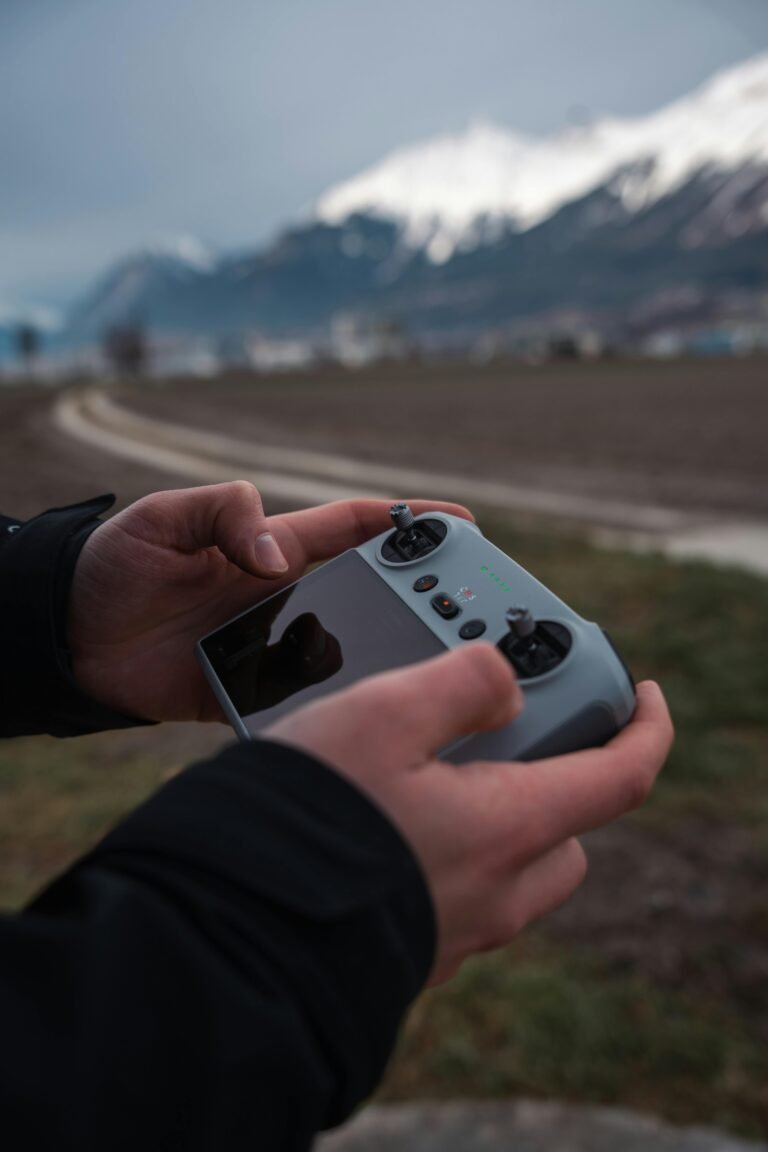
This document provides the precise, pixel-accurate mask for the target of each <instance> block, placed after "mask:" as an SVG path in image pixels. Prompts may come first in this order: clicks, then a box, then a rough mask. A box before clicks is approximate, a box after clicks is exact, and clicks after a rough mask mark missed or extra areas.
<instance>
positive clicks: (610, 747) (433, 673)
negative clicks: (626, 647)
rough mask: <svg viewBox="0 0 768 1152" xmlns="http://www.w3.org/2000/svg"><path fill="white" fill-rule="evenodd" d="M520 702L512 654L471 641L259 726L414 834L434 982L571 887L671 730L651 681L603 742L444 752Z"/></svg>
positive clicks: (505, 717) (507, 936) (644, 789)
mask: <svg viewBox="0 0 768 1152" xmlns="http://www.w3.org/2000/svg"><path fill="white" fill-rule="evenodd" d="M522 705H523V698H522V693H521V691H520V688H519V685H518V684H517V681H516V680H515V677H514V674H513V672H512V669H511V667H510V665H509V663H508V662H507V660H506V659H505V658H504V657H503V656H502V655H501V653H500V652H499V651H498V650H497V649H495V648H493V647H491V645H489V644H474V645H471V646H468V647H467V648H464V649H460V650H457V651H453V652H450V653H446V654H445V655H442V656H438V657H436V658H435V659H434V660H430V661H428V662H425V663H422V664H417V665H412V666H410V667H408V668H405V669H398V670H396V671H394V672H385V673H383V674H381V675H378V676H373V677H371V678H369V679H367V680H362V681H360V683H358V684H355V685H354V686H353V687H351V688H348V689H346V690H344V691H341V692H338V693H336V694H334V695H332V696H327V697H325V698H324V699H322V700H317V701H315V702H314V703H311V704H308V705H306V706H305V707H304V708H301V709H299V710H298V711H296V712H294V713H291V714H290V715H288V716H286V717H284V718H282V719H281V720H279V721H278V722H277V723H276V724H274V725H272V726H271V727H270V728H269V729H267V730H265V731H264V733H263V735H264V736H265V737H266V738H268V739H275V740H280V741H284V742H285V743H288V744H292V745H294V746H296V747H299V748H303V749H304V750H305V751H307V752H309V753H311V754H313V755H316V756H317V757H319V758H320V759H322V760H324V761H326V762H327V763H328V764H330V765H332V766H334V767H335V768H336V769H337V770H338V771H339V772H341V773H342V774H343V775H345V776H347V777H348V778H349V779H350V780H351V781H353V782H354V783H355V784H356V785H357V786H358V787H359V788H361V789H362V790H363V791H364V792H366V793H367V794H368V795H369V796H370V797H371V799H372V800H373V801H374V802H375V803H376V804H378V806H379V807H380V808H382V809H383V810H384V811H385V812H386V813H387V814H388V815H389V817H390V819H391V820H392V821H393V822H394V824H395V825H396V826H397V827H398V828H399V829H400V831H401V833H402V834H403V836H404V837H405V839H406V840H407V841H408V842H409V844H410V845H411V848H412V850H413V851H414V853H415V854H416V856H417V858H418V860H419V861H420V863H421V866H422V868H423V870H424V874H425V876H426V879H427V883H428V885H429V888H430V891H431V894H432V899H433V902H434V906H435V911H436V916H437V928H438V942H437V955H436V960H435V965H434V968H433V971H432V975H431V978H430V983H433V984H434V983H439V982H441V981H442V980H445V979H447V978H448V977H449V976H451V975H453V973H454V972H455V971H456V970H457V968H458V967H459V966H460V965H461V963H462V962H463V961H464V960H465V959H466V958H467V956H469V955H471V954H472V953H474V952H481V951H487V950H489V949H492V948H498V947H500V946H501V945H503V944H506V943H508V942H509V941H510V940H512V939H513V938H514V937H515V936H516V935H517V934H518V933H519V932H520V931H521V930H522V929H523V928H524V927H525V925H526V924H528V923H529V922H530V921H531V920H534V919H536V918H537V917H539V916H542V915H543V914H544V913H546V912H548V911H550V910H552V909H554V908H556V907H558V906H559V905H560V904H562V903H563V902H564V901H565V900H567V899H568V897H569V896H571V895H572V893H573V892H574V891H575V889H576V888H577V887H578V886H579V884H580V883H581V881H582V880H583V878H584V876H585V874H586V857H585V855H584V851H583V849H582V847H581V845H580V844H579V842H578V840H577V839H576V838H575V837H576V836H578V835H579V834H581V833H583V832H586V831H588V830H589V829H592V828H596V827H598V826H599V825H602V824H606V823H608V822H609V821H611V820H614V819H615V818H616V817H617V816H620V815H622V813H624V812H627V811H628V810H629V809H632V808H635V807H637V806H639V805H640V804H641V803H642V802H643V800H644V799H645V798H646V796H647V795H648V792H649V791H650V789H651V787H652V785H653V782H654V780H655V779H656V775H657V773H658V772H659V770H660V768H661V766H662V764H663V763H664V760H665V759H666V757H667V754H668V752H669V749H670V747H671V744H672V738H673V731H672V722H671V720H670V717H669V712H668V711H667V706H666V704H665V702H664V698H663V696H662V694H661V690H660V689H659V687H658V685H656V684H654V683H652V682H651V681H648V682H646V683H643V684H639V685H638V688H637V710H636V713H635V716H634V718H633V720H632V721H631V723H630V724H629V726H628V727H627V728H625V729H624V731H623V732H621V733H620V734H619V735H618V736H616V737H615V739H613V740H612V741H611V742H610V743H609V744H607V745H606V746H605V747H603V748H594V749H589V750H587V751H583V752H574V753H572V754H570V755H568V756H557V757H554V758H551V759H548V760H538V761H533V762H531V763H497V762H484V761H477V762H473V763H468V764H461V765H454V764H450V763H447V762H446V761H443V760H440V759H438V758H437V753H438V752H439V750H440V749H441V748H445V747H446V746H448V745H449V744H451V743H453V741H455V740H457V739H459V738H460V737H462V736H467V735H469V734H470V733H472V732H477V731H483V730H486V729H491V728H499V727H501V726H502V725H504V724H508V723H509V722H510V721H511V720H513V719H514V717H515V716H516V715H517V714H518V713H519V711H520V710H521V708H522Z"/></svg>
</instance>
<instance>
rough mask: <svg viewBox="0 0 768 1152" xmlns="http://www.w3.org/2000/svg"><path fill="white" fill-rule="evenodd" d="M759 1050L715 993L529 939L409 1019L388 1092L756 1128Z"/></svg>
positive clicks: (425, 1000) (462, 976)
mask: <svg viewBox="0 0 768 1152" xmlns="http://www.w3.org/2000/svg"><path fill="white" fill-rule="evenodd" d="M762 1066H763V1051H762V1048H761V1047H760V1046H759V1045H757V1044H756V1043H755V1042H754V1041H753V1040H752V1039H751V1038H750V1037H749V1036H748V1035H747V1034H746V1031H745V1029H744V1027H743V1025H742V1024H741V1022H740V1021H739V1019H738V1018H734V1017H732V1016H731V1015H730V1014H729V1013H728V1010H727V1006H725V1005H723V1004H721V1003H719V1002H718V1001H717V1000H711V1001H709V1002H702V1001H701V999H695V998H692V997H689V996H686V995H685V994H672V993H670V992H669V991H666V990H663V989H658V988H655V987H654V986H653V985H652V984H649V983H648V982H647V981H644V980H642V979H639V978H637V977H635V976H632V975H627V976H625V977H618V978H617V977H610V976H608V975H607V974H606V973H605V972H604V971H602V970H601V968H600V965H599V963H596V962H595V961H594V960H592V959H590V958H589V957H585V956H582V955H579V954H571V955H567V954H565V955H564V954H562V953H557V952H554V951H553V950H552V949H551V948H548V947H547V946H546V945H544V944H543V943H542V942H537V941H536V940H535V939H534V938H529V940H528V941H527V942H526V944H525V945H524V946H518V947H517V948H514V949H509V950H506V951H504V952H500V953H497V954H495V955H493V956H486V957H482V958H479V959H475V960H473V961H472V962H470V963H468V964H466V965H465V966H464V968H463V969H462V971H461V972H460V973H459V974H458V976H457V977H456V978H455V979H454V980H453V981H452V982H451V983H450V984H449V985H447V986H446V987H445V988H443V989H439V990H436V991H433V992H429V993H427V994H426V995H425V996H423V997H422V999H421V1001H420V1002H419V1004H418V1005H417V1008H416V1011H415V1012H414V1013H413V1015H412V1016H411V1019H410V1021H409V1024H408V1026H407V1028H406V1030H405V1034H404V1036H403V1039H402V1041H401V1045H400V1049H399V1052H398V1056H397V1059H396V1060H395V1062H394V1063H393V1066H392V1069H391V1072H390V1075H389V1077H388V1079H387V1082H386V1085H385V1087H384V1090H383V1093H382V1095H383V1096H384V1097H385V1098H388V1099H403V1098H413V1097H416V1098H418V1097H424V1096H428V1097H431V1098H450V1097H454V1096H464V1097H467V1096H469V1097H479V1098H503V1097H510V1096H516V1095H525V1096H543V1097H549V1096H555V1097H561V1098H565V1099H570V1100H578V1101H583V1102H600V1103H608V1104H621V1105H623V1106H624V1107H635V1108H641V1109H647V1110H650V1111H654V1112H662V1113H664V1114H665V1115H666V1116H668V1117H669V1118H670V1119H672V1120H675V1121H677V1122H679V1123H701V1122H704V1121H707V1122H711V1123H716V1124H720V1125H724V1126H726V1127H731V1128H737V1129H739V1130H740V1131H742V1132H746V1133H752V1134H759V1133H760V1132H761V1131H763V1130H764V1128H763V1126H764V1123H765V1108H766V1103H768V1100H767V1098H766V1094H765V1090H764V1087H763V1082H762V1079H761V1076H760V1070H761V1067H762Z"/></svg>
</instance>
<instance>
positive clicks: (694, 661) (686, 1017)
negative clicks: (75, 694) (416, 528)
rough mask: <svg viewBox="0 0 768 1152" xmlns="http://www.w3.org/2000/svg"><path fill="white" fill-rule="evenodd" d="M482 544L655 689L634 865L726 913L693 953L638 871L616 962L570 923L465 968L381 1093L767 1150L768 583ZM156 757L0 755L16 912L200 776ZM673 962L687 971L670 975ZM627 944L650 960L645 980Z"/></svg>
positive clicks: (126, 751) (631, 559)
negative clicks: (661, 731)
mask: <svg viewBox="0 0 768 1152" xmlns="http://www.w3.org/2000/svg"><path fill="white" fill-rule="evenodd" d="M483 526H484V528H485V530H486V531H487V532H488V534H489V535H491V536H492V537H493V538H494V539H495V540H496V541H497V542H498V543H499V544H500V546H501V547H502V548H504V549H505V550H507V551H509V552H510V553H511V554H512V555H513V556H515V557H516V558H517V559H518V560H519V561H520V562H521V563H522V564H523V565H524V566H525V567H527V568H529V569H530V570H531V571H533V572H534V573H535V574H536V575H537V576H538V577H539V578H540V579H541V580H543V581H544V583H545V584H548V585H549V586H550V587H551V588H553V590H555V591H556V592H557V593H558V594H560V595H561V596H562V597H563V598H564V599H565V600H567V601H568V602H569V603H570V604H572V605H573V606H574V607H575V608H576V609H577V610H578V611H579V612H581V613H582V614H583V615H584V616H587V617H589V618H592V619H596V620H598V621H600V623H601V624H603V625H604V626H605V627H606V628H608V630H609V631H610V632H611V635H612V636H613V638H614V640H615V642H616V644H617V645H618V647H619V648H620V649H621V651H622V652H623V654H624V655H625V657H626V659H627V661H628V663H629V664H630V666H631V667H632V668H633V670H634V672H635V674H636V677H637V678H638V679H640V678H643V677H646V676H652V677H654V678H657V679H659V680H660V681H661V683H662V686H663V687H664V690H665V692H666V694H667V697H668V699H669V702H670V706H671V709H672V713H673V716H674V719H675V723H676V728H677V742H676V745H675V749H674V751H673V754H672V756H671V758H670V761H669V763H668V765H667V767H666V769H665V771H664V773H663V775H662V777H661V779H660V782H659V784H658V787H657V789H656V791H655V793H654V795H653V797H652V798H651V800H650V802H649V803H648V805H647V806H646V808H645V809H644V810H643V811H642V812H641V813H638V814H636V815H634V816H632V817H630V818H628V823H627V825H626V827H627V829H628V830H631V832H632V837H630V839H631V840H632V843H634V844H635V849H633V850H635V851H637V850H638V849H637V844H638V843H639V844H640V849H639V850H641V851H643V852H647V853H649V854H651V855H652V854H653V852H654V851H655V845H657V844H663V845H664V847H665V851H666V852H668V853H669V852H673V853H674V851H675V850H676V849H679V863H680V867H681V868H683V867H687V868H689V870H690V869H692V870H693V872H692V874H693V875H694V877H696V876H700V877H701V886H702V893H698V892H697V891H693V892H692V893H690V894H688V893H686V899H690V901H691V902H692V903H691V906H692V907H693V908H694V910H695V908H696V907H697V905H696V901H697V900H704V901H705V902H706V899H708V898H709V897H708V895H707V893H708V891H709V889H710V888H711V887H712V885H713V884H714V885H715V886H717V885H720V887H721V888H724V890H725V892H726V896H727V898H726V899H725V903H724V906H723V907H721V908H720V909H719V911H718V910H717V909H716V910H715V911H714V912H713V913H712V916H711V918H710V920H707V915H709V913H707V912H706V909H705V912H704V913H702V914H701V915H702V917H703V919H700V920H699V921H697V922H696V923H698V925H699V928H701V925H703V926H704V933H703V935H702V932H701V931H699V932H698V935H692V936H691V939H690V941H689V940H688V931H689V921H688V920H687V919H686V917H687V916H689V914H690V913H689V910H686V909H680V910H678V909H677V908H675V907H672V908H668V909H666V910H662V912H661V913H659V912H658V910H654V909H648V908H646V907H645V906H644V905H643V901H642V899H639V897H641V896H642V895H643V885H644V883H645V872H644V871H643V868H642V867H641V865H642V864H644V863H646V861H643V860H640V859H638V860H637V868H636V869H635V867H634V866H633V867H630V868H629V870H628V871H627V872H626V873H625V874H622V875H621V876H617V878H616V879H617V886H618V887H617V899H621V900H624V899H635V898H638V900H637V906H638V914H637V918H636V920H635V921H633V924H632V930H631V933H630V935H631V939H630V940H629V941H628V944H629V945H630V946H629V947H628V949H627V952H626V955H625V956H624V958H623V959H622V954H621V951H620V949H619V950H617V949H616V947H614V944H615V942H614V941H609V938H608V937H607V936H606V935H604V934H602V933H601V932H600V931H597V932H595V934H594V937H593V938H589V939H586V940H585V939H584V937H583V935H582V936H578V939H577V938H576V937H577V935H578V934H577V933H574V932H573V931H572V930H570V929H569V928H568V925H567V923H566V924H565V926H564V927H561V928H560V929H558V930H557V931H552V930H551V928H550V927H549V926H548V925H547V924H546V923H545V924H544V925H543V926H542V927H541V928H539V929H536V930H535V931H533V932H530V933H529V934H527V935H526V936H525V937H524V938H523V939H522V940H521V941H519V942H517V943H516V944H515V945H513V946H512V947H511V948H509V949H507V950H505V951H503V952H500V953H498V954H496V955H494V956H488V957H482V958H479V959H476V960H474V961H472V962H470V963H468V964H467V965H466V966H465V968H464V969H463V970H462V972H461V973H460V974H459V976H458V977H457V978H456V979H455V980H454V981H452V982H451V983H450V984H449V985H448V986H446V987H445V988H443V989H439V990H436V991H434V992H430V993H428V994H426V995H425V996H424V997H423V998H422V999H421V1000H420V1002H419V1004H418V1005H417V1006H416V1009H415V1011H414V1013H413V1015H412V1018H411V1020H410V1022H409V1025H408V1028H407V1030H406V1034H405V1037H404V1040H403V1043H402V1045H401V1049H400V1052H399V1055H398V1057H397V1059H396V1060H395V1061H394V1063H393V1066H392V1069H391V1072H390V1075H389V1077H388V1080H387V1083H386V1085H385V1087H384V1094H385V1095H387V1096H390V1097H400V1098H402V1097H410V1096H454V1095H459V1096H485V1097H488V1096H495V1097H504V1096H507V1095H510V1094H514V1093H527V1094H537V1095H542V1096H546V1095H550V1094H552V1095H557V1096H564V1097H568V1098H571V1099H574V1100H587V1101H604V1102H608V1103H613V1104H624V1105H627V1106H634V1107H641V1108H648V1109H652V1110H654V1111H656V1112H659V1113H662V1114H665V1115H667V1116H669V1117H671V1118H672V1119H675V1120H680V1121H686V1122H705V1121H711V1122H717V1123H720V1124H723V1125H725V1126H728V1127H731V1128H733V1129H735V1130H739V1131H743V1132H751V1133H758V1132H768V1089H767V1088H766V1082H767V1081H768V1076H766V1071H767V1070H768V1058H766V1055H765V1054H766V1052H768V968H766V967H761V965H763V966H764V965H766V964H768V582H765V581H762V580H760V579H757V578H753V577H750V576H748V575H745V574H741V573H739V572H737V571H729V570H716V569H712V568H709V567H707V566H705V565H701V564H670V563H668V562H666V561H664V560H663V559H661V558H660V557H657V556H634V555H628V554H624V553H621V552H596V551H595V550H594V549H592V548H590V547H588V546H587V545H586V544H584V543H583V542H581V541H580V540H578V539H575V538H568V537H566V538H558V539H557V540H551V539H549V540H547V539H544V538H541V537H537V536H535V535H530V534H523V533H519V532H512V531H510V530H509V529H508V528H502V527H499V526H496V528H495V529H494V526H493V525H489V524H487V523H486V524H484V525H483ZM162 741H163V737H162V730H157V729H155V730H152V732H149V733H145V734H138V733H131V734H125V733H117V734H108V735H99V736H94V737H89V738H86V739H82V740H76V741H53V740H47V739H25V740H18V741H10V742H5V743H3V744H0V811H1V812H2V815H1V816H0V860H1V861H2V865H3V867H2V876H3V879H2V885H3V886H2V890H1V891H0V899H1V900H2V903H3V904H4V905H5V906H6V907H13V906H18V905H19V904H20V903H22V902H23V901H24V900H25V899H27V898H28V897H29V895H30V894H31V893H32V892H34V891H35V890H36V889H37V888H38V887H39V886H40V885H41V884H42V883H44V882H45V881H46V880H47V879H48V878H50V877H51V876H52V875H53V874H54V873H55V872H56V871H57V870H59V869H60V868H62V867H64V866H65V865H66V864H67V862H68V861H69V860H71V859H72V858H73V857H74V856H76V855H77V854H78V853H80V852H82V851H83V850H84V849H85V848H87V846H88V845H89V844H91V843H92V842H93V841H94V840H95V839H96V838H97V837H98V836H99V835H100V834H101V832H102V831H103V830H104V829H105V828H106V827H108V826H109V825H110V824H111V823H112V822H114V821H115V820H116V819H118V818H119V816H120V815H121V814H122V813H123V812H125V811H126V810H127V809H129V808H131V807H132V806H133V805H135V804H136V803H137V802H138V801H139V800H140V799H141V797H142V796H144V795H146V794H147V792H149V791H151V789H152V788H154V787H156V785H157V784H158V782H159V781H160V780H161V779H162V778H163V776H164V775H165V774H166V773H167V771H168V770H169V764H170V766H172V765H173V764H178V763H180V762H182V760H183V759H184V758H186V757H187V756H188V753H189V751H190V749H189V746H188V745H189V740H188V737H187V747H185V748H184V749H183V750H182V748H181V747H180V746H179V747H177V746H175V745H174V743H173V740H169V738H166V739H165V743H163V742H162ZM693 887H694V889H695V888H696V885H695V884H694V885H693ZM745 894H747V895H749V896H750V900H748V901H747V902H746V903H745V902H744V896H745ZM678 920H679V924H678ZM710 923H711V934H710V935H707V934H706V926H707V924H710ZM656 933H658V948H657V951H658V957H659V959H660V963H659V965H656V966H654V964H649V963H648V962H647V957H648V954H650V955H651V958H653V957H654V949H655V947H656ZM670 941H671V942H672V944H674V947H675V948H676V949H677V953H679V958H681V959H680V964H679V965H678V969H676V970H675V971H674V972H673V973H672V975H669V974H666V975H665V969H664V964H663V963H661V960H663V959H664V950H665V949H668V948H669V947H670V946H671V944H670ZM649 942H650V943H649ZM609 945H610V946H609ZM635 945H637V948H638V949H639V947H640V945H644V947H645V950H646V951H645V956H646V959H645V960H644V961H643V962H641V961H640V960H638V959H637V958H636V956H637V955H639V952H638V951H637V949H635V951H633V948H634V946H635ZM657 968H658V971H657Z"/></svg>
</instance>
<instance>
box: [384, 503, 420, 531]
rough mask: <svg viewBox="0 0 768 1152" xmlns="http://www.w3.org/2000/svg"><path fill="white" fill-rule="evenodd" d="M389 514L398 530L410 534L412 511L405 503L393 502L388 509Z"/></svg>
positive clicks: (412, 518)
mask: <svg viewBox="0 0 768 1152" xmlns="http://www.w3.org/2000/svg"><path fill="white" fill-rule="evenodd" d="M389 515H390V516H391V518H392V523H393V524H394V526H395V528H396V529H397V531H398V532H407V533H408V534H409V535H410V532H411V529H412V528H413V525H414V523H415V520H414V516H413V512H411V510H410V508H409V507H408V505H407V504H393V505H392V507H391V508H390V510H389Z"/></svg>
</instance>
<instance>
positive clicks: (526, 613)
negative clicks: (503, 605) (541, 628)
mask: <svg viewBox="0 0 768 1152" xmlns="http://www.w3.org/2000/svg"><path fill="white" fill-rule="evenodd" d="M504 619H505V620H506V622H507V627H508V628H509V630H510V632H511V633H512V635H513V636H514V638H515V640H527V639H528V637H529V636H533V634H534V632H535V631H536V621H535V620H534V618H533V616H532V614H531V612H530V609H528V608H523V607H522V605H520V604H515V605H513V607H512V608H507V611H506V612H505V613H504Z"/></svg>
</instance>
